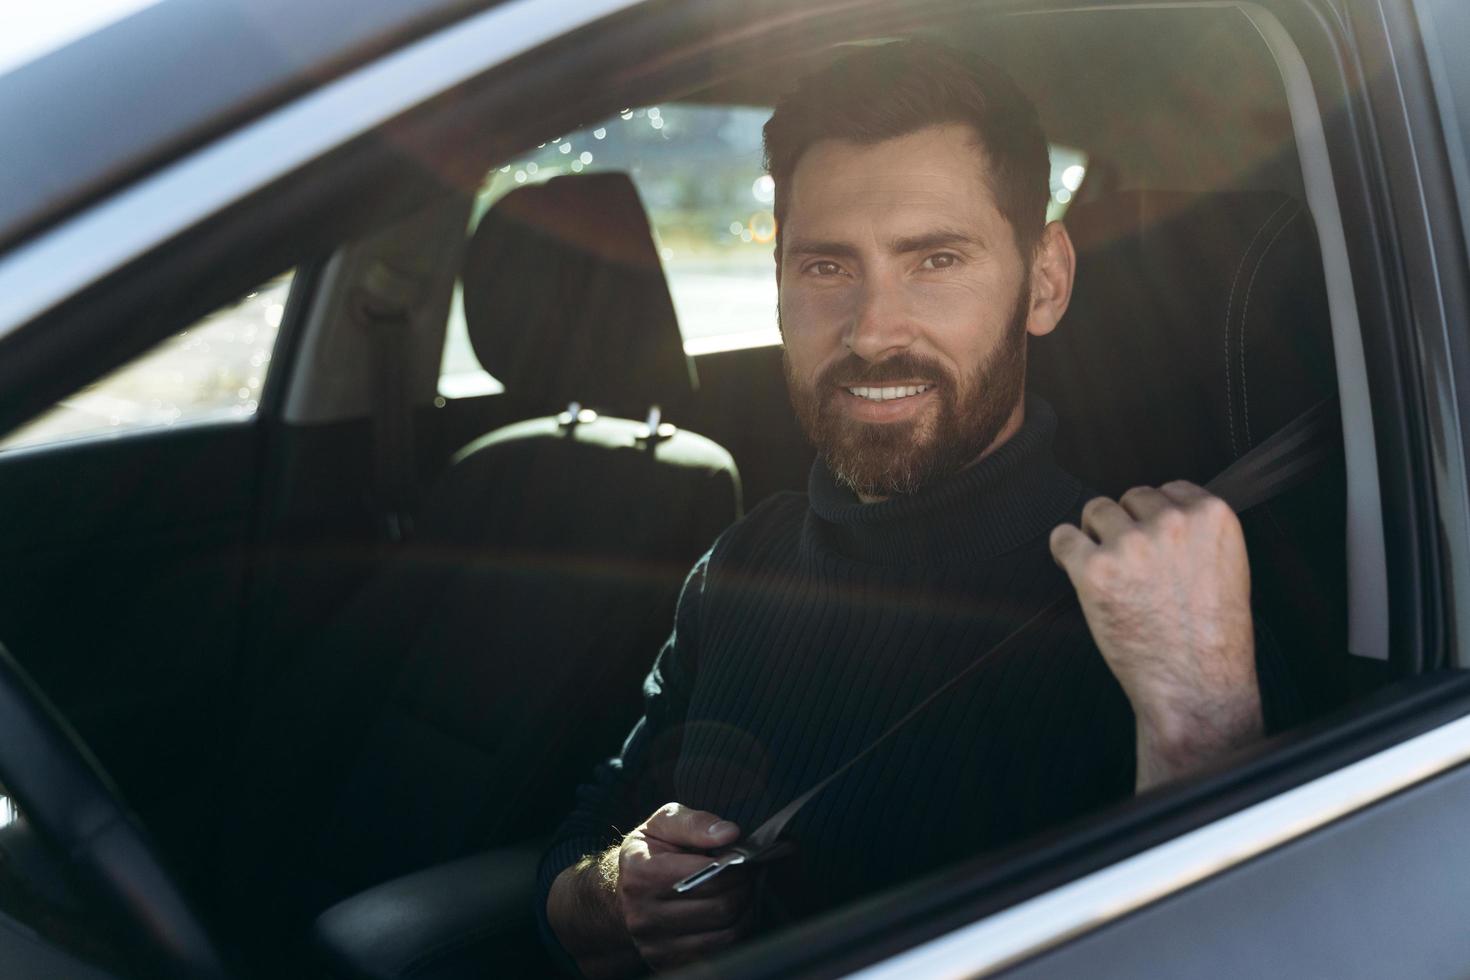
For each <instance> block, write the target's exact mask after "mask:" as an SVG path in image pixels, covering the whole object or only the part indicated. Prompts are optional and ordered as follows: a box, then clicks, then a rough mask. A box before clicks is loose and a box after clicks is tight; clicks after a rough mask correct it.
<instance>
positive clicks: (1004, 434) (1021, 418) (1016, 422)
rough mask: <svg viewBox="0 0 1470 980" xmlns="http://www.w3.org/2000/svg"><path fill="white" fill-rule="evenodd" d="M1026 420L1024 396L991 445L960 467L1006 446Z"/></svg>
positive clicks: (872, 500)
mask: <svg viewBox="0 0 1470 980" xmlns="http://www.w3.org/2000/svg"><path fill="white" fill-rule="evenodd" d="M1025 421H1026V399H1024V398H1022V399H1021V400H1020V401H1018V402H1016V407H1015V408H1014V409H1013V410H1012V411H1011V417H1010V418H1008V419H1006V424H1005V425H1003V426H1001V429H1000V432H999V434H997V435H996V437H995V438H994V439H992V440H991V441H990V445H988V446H986V447H985V448H984V449H983V450H982V451H981V452H980V455H979V456H976V457H975V458H974V459H972V460H970V461H969V462H968V463H966V464H965V465H964V466H962V467H960V469H961V470H967V469H969V468H970V467H972V466H974V465H975V464H976V463H978V462H980V461H981V460H982V459H984V458H985V457H986V456H989V455H990V454H991V453H993V452H995V451H996V450H997V449H999V448H1000V447H1001V446H1004V445H1005V444H1006V443H1007V442H1010V440H1011V437H1012V436H1014V435H1015V434H1016V433H1017V432H1020V431H1021V425H1022V424H1023V423H1024V422H1025ZM857 498H858V502H859V503H864V504H881V503H882V502H883V501H885V500H887V499H888V498H887V497H875V496H871V495H869V494H866V493H859V494H858V495H857Z"/></svg>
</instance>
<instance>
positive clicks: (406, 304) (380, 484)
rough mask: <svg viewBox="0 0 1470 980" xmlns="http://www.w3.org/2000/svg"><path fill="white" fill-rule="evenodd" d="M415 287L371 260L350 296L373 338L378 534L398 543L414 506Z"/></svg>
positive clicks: (373, 420)
mask: <svg viewBox="0 0 1470 980" xmlns="http://www.w3.org/2000/svg"><path fill="white" fill-rule="evenodd" d="M417 293H418V290H417V285H416V284H415V283H414V281H413V280H412V279H411V278H409V277H408V276H405V275H403V274H401V273H399V272H397V271H396V270H394V269H393V268H392V267H391V266H389V265H388V264H386V263H384V262H381V261H379V262H375V263H373V265H372V266H371V267H370V268H369V269H368V271H367V274H366V275H365V276H364V277H363V281H362V284H361V285H360V286H358V288H357V289H356V291H355V292H354V294H353V303H352V312H353V316H354V317H355V318H356V319H357V321H358V323H359V324H360V325H361V326H362V327H363V329H364V330H366V331H367V333H368V335H369V336H370V337H371V338H372V355H373V357H372V373H373V384H372V423H373V494H374V496H375V497H376V499H375V500H374V505H375V506H376V508H377V509H378V511H379V513H380V515H381V519H382V526H383V533H384V535H385V536H386V537H387V539H388V540H389V541H390V542H394V543H396V542H398V541H401V540H402V539H403V537H404V536H405V535H406V534H407V533H408V531H409V530H410V524H411V520H412V514H413V511H414V508H415V506H416V504H417V499H416V498H417V495H418V476H417V468H416V466H415V463H414V459H415V456H414V444H413V443H414V440H413V399H412V397H411V393H410V391H409V380H408V375H409V371H408V368H409V364H408V361H409V356H410V352H411V351H412V345H411V344H410V343H409V331H410V330H412V328H413V309H414V305H415V302H416V300H417Z"/></svg>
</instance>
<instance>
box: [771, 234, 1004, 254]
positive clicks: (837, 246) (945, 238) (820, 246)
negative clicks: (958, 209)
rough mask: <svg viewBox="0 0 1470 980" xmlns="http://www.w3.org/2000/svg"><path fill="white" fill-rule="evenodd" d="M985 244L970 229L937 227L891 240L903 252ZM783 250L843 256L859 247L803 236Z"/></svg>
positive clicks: (889, 244)
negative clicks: (969, 231)
mask: <svg viewBox="0 0 1470 980" xmlns="http://www.w3.org/2000/svg"><path fill="white" fill-rule="evenodd" d="M984 244H985V243H984V242H982V241H981V240H980V239H979V238H977V237H976V236H974V235H973V234H970V233H968V232H963V231H959V230H958V229H954V228H938V229H935V230H934V231H926V232H924V233H923V234H919V235H906V236H904V237H903V238H895V239H893V240H891V241H890V242H889V243H888V247H889V248H890V249H891V250H892V251H894V252H896V253H898V254H900V255H903V254H907V253H909V252H922V251H925V250H926V249H931V248H955V247H957V246H961V245H969V246H970V247H972V248H983V247H984ZM784 251H785V252H786V253H787V254H788V255H832V256H837V257H841V258H853V257H855V256H856V255H857V254H858V250H857V247H856V246H855V245H851V244H849V243H847V242H839V241H820V240H816V239H812V240H807V239H800V238H798V239H797V240H796V241H793V242H790V243H789V244H787V245H786V247H785V249H784Z"/></svg>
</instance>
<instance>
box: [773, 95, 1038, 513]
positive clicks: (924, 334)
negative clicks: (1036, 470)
mask: <svg viewBox="0 0 1470 980" xmlns="http://www.w3.org/2000/svg"><path fill="white" fill-rule="evenodd" d="M781 238H782V251H781V255H780V258H779V268H778V272H777V277H778V280H777V281H778V283H779V285H780V318H781V328H782V335H783V338H784V341H785V346H786V358H785V360H786V377H787V384H788V387H789V389H790V393H791V400H792V404H793V406H794V407H795V409H796V413H797V416H798V417H799V419H800V420H801V424H802V427H803V428H804V429H805V430H806V433H807V436H808V437H809V438H810V439H811V440H812V442H813V443H814V444H815V445H816V447H817V449H818V450H819V451H820V452H821V453H822V455H823V457H824V458H825V460H826V461H827V464H828V466H829V467H830V468H831V470H832V472H833V474H834V475H836V476H837V478H838V479H839V480H840V481H842V482H843V483H845V484H847V485H848V486H850V487H851V488H852V489H853V490H855V491H856V492H857V493H858V494H860V495H861V496H863V497H867V498H873V497H887V496H891V495H894V494H899V493H911V492H913V491H915V490H917V489H919V487H920V486H922V485H924V484H925V483H928V482H930V481H932V480H934V479H936V478H939V477H943V476H946V475H948V474H950V473H953V472H956V471H958V470H959V469H961V468H963V467H965V466H967V465H969V464H970V463H972V462H974V461H975V460H976V459H978V458H979V457H980V456H981V455H983V454H984V453H985V452H986V451H987V450H988V449H990V448H991V447H992V445H993V444H994V443H995V442H996V440H997V438H998V437H1000V436H1001V435H1002V434H1004V435H1007V436H1008V435H1009V434H1010V432H1011V431H1013V429H1014V428H1015V426H1017V425H1019V422H1020V412H1021V394H1022V391H1023V389H1024V378H1025V361H1026V358H1025V334H1026V330H1027V320H1028V309H1029V305H1030V304H1029V299H1030V288H1029V280H1030V276H1029V272H1030V268H1029V262H1023V261H1022V257H1021V254H1020V251H1019V250H1018V248H1017V246H1016V242H1015V237H1014V235H1013V233H1012V229H1011V226H1010V224H1009V222H1008V221H1007V220H1006V219H1005V217H1004V216H1002V214H1001V213H1000V211H999V209H998V208H997V207H996V204H995V201H994V199H993V197H992V195H991V192H990V189H989V183H988V181H987V180H986V179H985V173H984V162H983V151H982V150H981V148H980V147H979V145H978V143H977V142H976V140H975V138H974V135H973V131H972V130H971V129H970V128H969V127H968V126H964V125H961V124H949V125H943V126H933V127H930V128H927V129H923V130H919V131H917V132H915V133H912V134H909V135H907V136H901V137H898V138H896V139H891V140H887V141H885V142H882V143H877V144H873V145H867V146H864V145H861V144H858V143H854V142H850V141H846V140H827V141H823V142H820V143H816V144H814V145H813V146H812V147H811V149H809V150H808V151H807V152H806V153H805V154H804V155H803V156H802V157H801V159H800V161H799V162H798V164H797V166H796V170H795V173H794V174H793V175H792V178H791V187H790V193H789V194H788V196H787V210H786V220H785V224H784V226H783V228H782V235H781Z"/></svg>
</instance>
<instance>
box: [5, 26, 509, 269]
mask: <svg viewBox="0 0 1470 980" xmlns="http://www.w3.org/2000/svg"><path fill="white" fill-rule="evenodd" d="M495 5H496V0H312V2H311V3H299V2H297V0H228V2H224V0H160V2H158V3H156V4H154V5H152V6H149V7H146V8H144V9H142V10H140V11H138V12H136V13H134V14H132V15H131V16H128V17H125V18H123V19H122V20H119V21H117V22H115V23H112V24H110V25H108V26H106V27H104V28H102V29H101V30H98V31H96V32H94V33H92V34H89V35H86V36H84V37H82V38H80V39H78V40H77V41H74V42H72V43H71V44H68V45H66V46H64V47H62V48H60V49H58V50H55V51H52V52H51V53H49V54H46V55H43V56H41V57H39V58H37V59H35V60H34V61H31V62H28V63H25V64H23V65H21V66H20V67H18V68H16V69H14V70H12V71H10V72H7V73H5V74H3V75H0V131H3V132H6V133H12V134H16V133H20V134H25V136H24V138H23V139H12V140H10V141H9V143H8V145H7V147H6V150H5V154H4V166H3V167H0V249H4V248H9V247H11V246H12V245H14V244H16V243H17V242H19V241H21V240H23V239H25V238H28V237H30V236H31V235H34V234H35V233H36V232H38V231H40V230H42V229H44V228H45V227H47V226H49V225H51V224H53V223H55V222H56V221H58V220H60V219H61V218H63V217H65V216H66V215H67V214H69V213H71V212H73V211H75V210H76V209H78V208H80V207H81V206H83V205H85V204H86V203H87V202H88V201H90V200H93V199H95V198H97V197H98V196H100V195H103V194H105V193H107V192H108V191H110V190H111V189H113V188H115V187H117V186H118V185H120V184H122V183H125V182H127V181H128V180H130V179H132V178H134V177H136V176H137V175H139V174H141V173H144V172H146V171H148V170H151V169H153V168H155V167H157V166H159V165H160V164H162V163H165V162H167V161H169V160H171V159H174V158H176V157H178V156H179V155H181V154H183V153H186V152H188V151H189V150H191V149H193V148H195V147H197V146H199V145H201V144H202V143H204V142H206V141H208V140H209V139H211V138H213V137H215V136H217V135H219V134H220V133H222V132H226V131H228V130H230V129H232V128H234V127H236V126H238V125H240V124H241V123H243V122H245V121H247V120H249V119H252V118H254V117H256V116H259V115H261V114H263V113H265V112H267V111H269V110H270V109H272V108H274V107H276V106H278V105H280V104H282V103H283V102H286V101H288V100H290V99H291V98H293V97H295V96H297V95H299V94H301V93H302V92H304V91H307V90H309V89H311V88H313V87H315V86H317V85H320V84H321V83H322V82H323V81H325V80H327V79H330V78H333V77H336V76H338V75H341V74H342V73H344V72H346V71H348V70H350V69H352V68H354V67H356V66H358V65H360V64H362V63H364V62H366V61H369V60H371V59H372V58H373V57H375V56H377V55H379V54H381V53H383V52H384V51H388V50H391V49H393V48H396V47H398V46H401V45H402V44H404V43H406V42H407V41H410V40H412V39H414V38H416V37H419V36H422V35H424V34H426V33H429V32H431V31H433V30H435V29H436V28H438V27H441V26H443V25H445V24H447V23H451V22H453V21H455V20H458V19H460V18H462V17H464V16H465V15H467V14H469V13H472V12H475V11H477V10H481V9H485V8H487V7H492V6H495Z"/></svg>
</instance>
